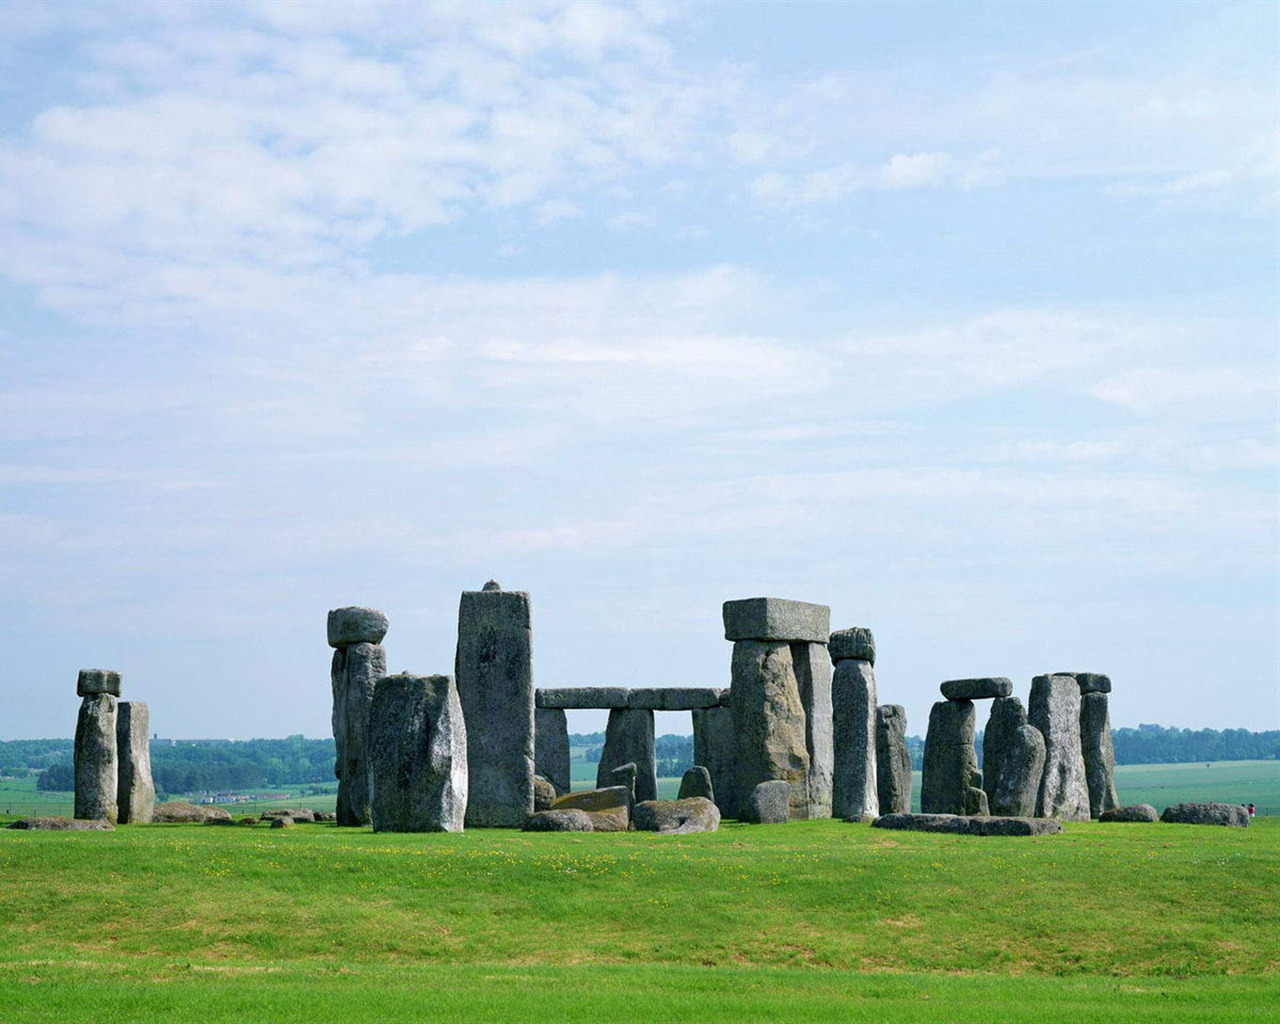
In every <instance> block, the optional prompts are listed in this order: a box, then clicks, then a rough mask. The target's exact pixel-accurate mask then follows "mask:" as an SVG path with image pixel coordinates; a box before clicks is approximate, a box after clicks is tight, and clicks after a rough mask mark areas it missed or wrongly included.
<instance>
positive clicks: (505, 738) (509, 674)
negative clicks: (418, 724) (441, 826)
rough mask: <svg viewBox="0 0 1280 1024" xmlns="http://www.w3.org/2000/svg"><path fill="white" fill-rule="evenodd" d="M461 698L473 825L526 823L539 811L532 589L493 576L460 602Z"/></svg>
mask: <svg viewBox="0 0 1280 1024" xmlns="http://www.w3.org/2000/svg"><path fill="white" fill-rule="evenodd" d="M455 666H456V669H455V671H456V676H457V681H458V698H459V700H461V702H462V714H463V717H464V718H465V719H466V722H467V764H468V766H469V771H470V782H469V793H468V798H467V825H469V826H471V827H481V828H484V827H490V828H520V827H521V826H522V825H523V824H524V821H525V819H526V818H527V817H528V816H529V815H530V814H532V813H533V775H534V757H533V747H534V739H533V737H534V720H533V719H534V716H533V701H534V693H533V630H532V620H531V617H530V609H529V595H528V594H526V593H524V592H522V591H513V590H503V589H502V588H501V587H500V586H499V585H498V584H497V583H496V582H494V581H493V580H490V581H489V582H488V583H486V584H485V585H484V589H483V590H468V591H464V592H463V594H462V601H461V603H460V604H459V607H458V655H457V661H456V662H455Z"/></svg>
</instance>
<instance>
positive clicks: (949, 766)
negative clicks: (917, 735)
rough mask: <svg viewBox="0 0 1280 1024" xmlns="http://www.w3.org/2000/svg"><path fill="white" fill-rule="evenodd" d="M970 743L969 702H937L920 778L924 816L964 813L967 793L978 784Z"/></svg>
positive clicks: (931, 714)
mask: <svg viewBox="0 0 1280 1024" xmlns="http://www.w3.org/2000/svg"><path fill="white" fill-rule="evenodd" d="M973 740H974V710H973V702H972V701H967V700H940V701H938V702H937V703H936V704H934V705H933V710H931V711H930V712H929V731H928V732H927V733H926V734H925V740H924V771H923V772H922V774H921V779H920V809H921V810H922V811H923V812H924V813H925V814H967V813H968V811H967V810H966V807H967V806H971V805H972V803H971V801H969V799H968V798H969V792H968V791H969V789H970V788H971V787H977V786H981V785H982V773H981V772H980V771H978V754H977V752H976V751H975V750H974V748H973Z"/></svg>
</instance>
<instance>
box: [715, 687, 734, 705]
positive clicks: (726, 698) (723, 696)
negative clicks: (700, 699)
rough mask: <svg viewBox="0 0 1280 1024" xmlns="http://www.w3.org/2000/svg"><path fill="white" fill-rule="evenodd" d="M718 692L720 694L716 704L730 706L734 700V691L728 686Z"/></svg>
mask: <svg viewBox="0 0 1280 1024" xmlns="http://www.w3.org/2000/svg"><path fill="white" fill-rule="evenodd" d="M716 693H717V694H719V695H720V696H719V700H717V701H716V704H717V705H718V706H720V707H722V708H727V707H729V706H730V702H731V701H732V700H733V691H732V690H731V689H729V688H728V687H727V686H726V687H725V688H724V689H723V690H717V691H716Z"/></svg>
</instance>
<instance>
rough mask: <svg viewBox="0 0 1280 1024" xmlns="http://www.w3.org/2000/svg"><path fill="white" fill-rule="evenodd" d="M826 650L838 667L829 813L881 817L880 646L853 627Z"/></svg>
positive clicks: (836, 635) (838, 634) (841, 632)
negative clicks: (878, 774)
mask: <svg viewBox="0 0 1280 1024" xmlns="http://www.w3.org/2000/svg"><path fill="white" fill-rule="evenodd" d="M828 650H829V651H830V652H831V660H832V661H833V662H834V663H835V667H836V671H835V678H834V679H833V680H832V683H831V703H832V707H833V714H834V722H835V777H834V779H833V782H832V805H831V811H832V813H833V814H834V815H835V816H836V817H837V818H845V819H849V820H854V821H863V820H869V819H871V818H876V817H879V815H880V794H879V786H878V784H877V782H876V673H875V661H876V641H875V637H874V636H873V635H872V633H871V630H869V629H866V628H864V627H862V626H854V627H852V628H850V629H838V630H836V631H835V632H834V633H832V634H831V642H830V644H829V645H828ZM909 792H910V789H909V788H908V793H909Z"/></svg>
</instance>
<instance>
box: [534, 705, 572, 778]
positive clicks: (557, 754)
mask: <svg viewBox="0 0 1280 1024" xmlns="http://www.w3.org/2000/svg"><path fill="white" fill-rule="evenodd" d="M533 724H534V735H533V752H534V757H533V760H534V769H535V770H536V771H537V773H538V774H539V775H541V776H542V777H543V778H544V779H546V780H547V781H548V782H550V783H551V785H553V786H554V787H555V790H556V795H557V796H560V795H562V794H564V793H567V792H569V790H570V788H571V787H570V784H569V722H568V719H567V718H566V716H565V713H564V711H563V710H562V709H561V708H537V709H535V710H534V713H533Z"/></svg>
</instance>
